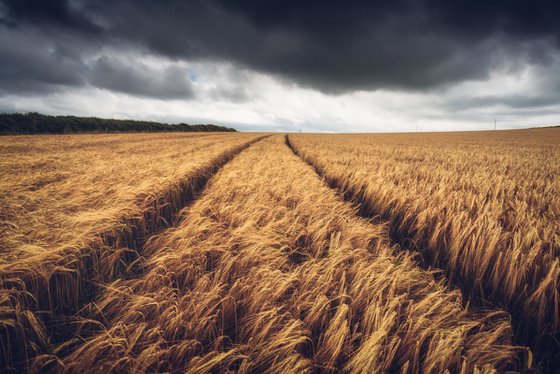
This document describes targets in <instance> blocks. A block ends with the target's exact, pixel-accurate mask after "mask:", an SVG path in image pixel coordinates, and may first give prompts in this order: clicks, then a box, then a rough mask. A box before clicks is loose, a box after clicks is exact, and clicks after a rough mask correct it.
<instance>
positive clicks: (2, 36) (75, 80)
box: [0, 29, 88, 94]
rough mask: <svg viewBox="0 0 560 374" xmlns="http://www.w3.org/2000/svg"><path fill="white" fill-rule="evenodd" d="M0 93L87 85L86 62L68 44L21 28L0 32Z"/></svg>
mask: <svg viewBox="0 0 560 374" xmlns="http://www.w3.org/2000/svg"><path fill="white" fill-rule="evenodd" d="M0 46H1V47H0V93H12V94H17V93H25V92H27V93H30V92H31V93H33V92H35V93H43V92H51V91H56V90H59V89H61V88H62V87H65V86H80V85H84V84H85V81H86V76H87V73H88V67H87V65H86V64H85V63H84V62H83V61H82V60H81V58H80V57H79V56H76V55H74V54H73V53H70V51H69V49H68V47H67V46H65V45H64V44H61V43H59V42H56V41H51V40H50V39H48V38H45V37H44V36H41V35H33V34H30V33H24V32H22V31H20V30H15V29H10V30H3V31H2V33H0Z"/></svg>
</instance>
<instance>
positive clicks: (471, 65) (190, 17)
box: [0, 0, 560, 96]
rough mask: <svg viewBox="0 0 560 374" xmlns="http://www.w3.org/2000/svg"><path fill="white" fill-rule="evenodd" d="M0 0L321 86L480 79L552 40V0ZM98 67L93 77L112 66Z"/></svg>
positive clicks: (94, 29)
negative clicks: (544, 41)
mask: <svg viewBox="0 0 560 374" xmlns="http://www.w3.org/2000/svg"><path fill="white" fill-rule="evenodd" d="M0 1H2V3H3V5H4V11H3V12H2V13H3V16H2V18H3V19H4V21H3V23H5V24H11V25H15V27H17V28H19V29H25V28H27V27H30V25H34V26H35V27H37V28H40V29H42V30H45V32H47V33H49V32H53V30H55V31H56V32H57V34H53V38H55V37H58V36H57V35H60V33H62V32H66V33H67V34H68V35H75V33H77V34H79V35H82V36H80V38H82V40H89V41H90V42H91V41H95V42H97V43H102V44H103V45H112V44H115V43H118V44H123V43H124V44H127V45H129V46H131V47H135V48H147V49H148V50H149V51H151V53H153V54H156V55H163V56H166V57H170V58H176V59H213V60H221V61H230V62H234V63H236V64H239V65H241V66H245V67H248V68H251V69H255V70H258V71H261V72H265V73H272V74H275V75H277V76H280V77H284V78H286V79H288V80H291V81H295V82H297V83H299V84H301V85H304V86H311V87H314V88H318V89H320V90H323V91H325V92H343V91H352V90H360V89H378V88H398V89H428V88H433V87H437V86H441V85H445V84H449V83H454V82H458V81H462V80H465V79H483V78H485V77H486V76H487V74H488V72H489V71H490V70H491V69H493V68H494V67H495V66H499V65H503V64H507V63H516V60H520V62H519V63H521V64H522V63H525V62H526V60H527V59H531V61H532V62H535V61H536V62H542V63H546V61H544V60H543V61H541V54H542V53H541V52H542V51H541V50H540V49H539V48H537V47H534V46H533V45H532V44H533V43H534V42H536V41H540V40H547V41H548V44H546V46H547V48H551V47H553V48H558V45H559V39H560V28H559V26H558V22H557V19H556V17H557V14H560V3H559V2H557V1H543V2H539V3H538V4H536V3H532V2H527V1H525V2H523V1H452V2H451V1H443V0H423V1H406V0H397V1H388V0H386V1H354V2H345V3H341V2H339V1H319V0H314V1H282V2H279V1H271V0H270V1H226V0H223V1H218V0H215V1H210V0H208V1H203V0H200V1H178V0H157V1H156V0H153V1H148V0H138V1H133V0H114V1H110V2H107V1H100V0H73V1H64V0H58V1H56V0H49V1H40V0H0ZM0 27H1V26H0ZM537 45H539V46H543V45H544V44H538V43H537ZM98 68H99V67H98ZM102 68H104V69H98V70H99V71H97V73H98V74H96V75H95V80H94V81H95V82H103V81H104V78H103V77H101V76H99V74H100V73H103V72H105V73H107V74H116V72H115V70H114V69H111V68H109V67H108V66H105V67H103V66H102ZM120 73H122V74H124V77H123V78H122V79H121V80H122V82H121V83H122V86H123V87H121V88H118V87H109V85H108V83H110V82H109V81H107V82H105V84H103V86H105V87H107V88H111V89H115V90H121V91H125V92H129V91H130V90H129V88H128V87H130V86H134V84H132V83H131V82H130V79H132V77H131V76H126V73H125V72H124V71H120ZM136 75H138V74H135V76H136ZM115 80H116V81H118V80H117V79H115ZM136 88H138V87H136ZM132 91H134V89H132ZM136 91H137V90H136ZM155 92H159V91H158V89H156V90H155ZM172 96H173V95H172Z"/></svg>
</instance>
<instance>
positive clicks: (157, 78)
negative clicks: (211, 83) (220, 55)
mask: <svg viewBox="0 0 560 374" xmlns="http://www.w3.org/2000/svg"><path fill="white" fill-rule="evenodd" d="M90 83H91V84H92V85H94V86H96V87H99V88H106V89H109V90H112V91H117V92H124V93H128V94H131V95H135V96H147V97H156V98H161V99H188V98H192V97H193V95H194V93H193V89H192V86H191V83H190V81H189V79H188V77H187V72H186V71H185V70H184V69H181V68H177V67H167V68H164V69H161V70H160V69H154V68H151V67H148V66H146V65H143V64H135V63H131V62H125V61H122V60H120V59H118V58H110V57H107V56H101V57H99V58H98V59H97V60H96V61H95V63H94V64H93V67H92V72H91V77H90Z"/></svg>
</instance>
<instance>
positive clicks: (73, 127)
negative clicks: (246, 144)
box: [0, 113, 237, 135]
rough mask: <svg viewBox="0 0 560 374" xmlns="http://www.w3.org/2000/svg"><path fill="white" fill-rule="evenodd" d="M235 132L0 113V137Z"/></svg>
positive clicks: (182, 125)
mask: <svg viewBox="0 0 560 374" xmlns="http://www.w3.org/2000/svg"><path fill="white" fill-rule="evenodd" d="M204 131H227V132H235V131H237V130H235V129H232V128H229V127H224V126H218V125H188V124H186V123H179V124H176V125H168V124H165V123H159V122H151V121H133V120H121V119H103V118H96V117H74V116H47V115H44V114H39V113H26V114H22V113H0V134H2V135H8V134H74V133H81V132H90V133H111V132H204Z"/></svg>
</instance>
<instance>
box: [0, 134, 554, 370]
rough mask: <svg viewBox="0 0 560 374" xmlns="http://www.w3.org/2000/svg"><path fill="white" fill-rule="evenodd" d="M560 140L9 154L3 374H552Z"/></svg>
mask: <svg viewBox="0 0 560 374" xmlns="http://www.w3.org/2000/svg"><path fill="white" fill-rule="evenodd" d="M558 140H560V131H558V130H530V131H512V132H494V133H458V134H400V135H397V134H393V135H317V134H314V135H311V134H302V135H289V136H284V135H273V136H270V137H267V136H265V135H257V134H137V135H130V134H127V135H76V136H21V137H3V138H0V154H2V156H4V157H3V158H2V160H1V161H0V167H1V172H2V177H3V179H2V180H1V182H0V183H1V184H0V193H1V194H2V195H1V196H0V199H1V202H2V206H1V208H0V209H1V211H0V224H1V225H2V231H1V237H0V259H1V261H2V263H1V264H0V361H1V362H0V363H1V365H0V371H6V372H10V371H25V370H30V371H49V370H52V371H62V372H84V371H87V372H91V371H93V372H107V371H110V372H162V371H163V372H165V371H166V372H200V373H203V372H231V371H238V372H262V371H268V372H338V371H342V372H350V373H358V372H399V373H424V372H427V373H444V372H450V373H461V374H463V373H470V372H478V373H490V372H497V371H520V370H523V369H526V368H529V367H532V366H533V363H532V353H531V351H530V350H529V349H528V348H526V347H524V344H525V343H528V344H531V346H532V348H533V350H536V352H537V353H538V354H539V356H538V358H539V360H541V363H540V364H538V365H545V366H541V368H544V369H547V368H554V367H555V366H554V365H555V363H556V362H557V360H558V356H557V353H558V349H557V348H555V346H554V345H553V344H554V339H556V338H558V305H559V304H558V271H559V270H558V254H559V247H558V244H559V239H558V238H559V229H558V222H559V220H558V218H559V207H560V202H559V197H558V196H559V195H558V189H559V187H560V186H559V180H558V178H557V175H558V172H559V171H560V170H559V169H560V165H559V161H558V160H559V159H560V158H559V157H558V156H559V155H558V153H559V152H560V151H558V150H557V149H556V148H557V144H558ZM322 179H324V181H326V182H327V184H325V183H324V181H323V180H322ZM207 182H208V184H207ZM329 186H330V187H336V188H329ZM193 200H194V201H193ZM344 200H353V201H352V202H347V201H344ZM191 202H192V204H191ZM355 203H358V204H359V205H357V204H355ZM360 216H362V217H360ZM432 267H437V268H440V269H442V270H443V271H441V270H439V269H431V268H432ZM510 314H511V316H513V321H514V325H513V327H512V324H511V322H510V319H511V317H510ZM524 326H525V327H524ZM514 333H515V334H516V335H515V336H516V339H517V340H513V337H514Z"/></svg>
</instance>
